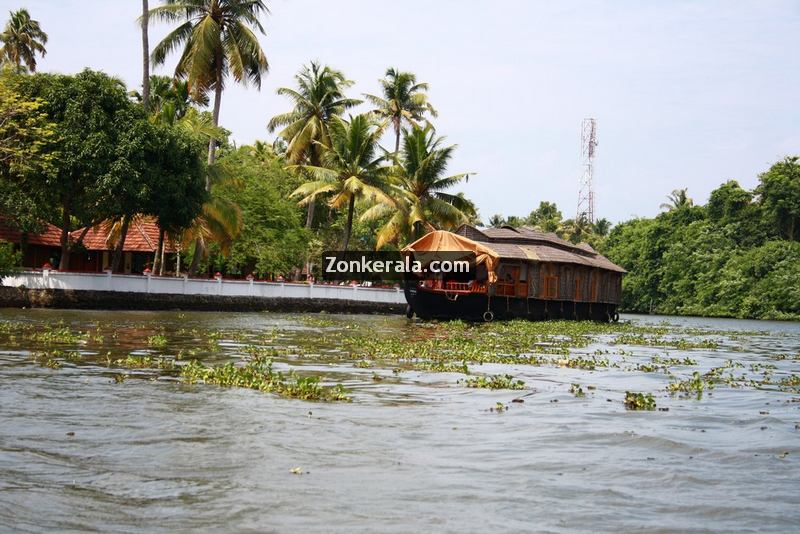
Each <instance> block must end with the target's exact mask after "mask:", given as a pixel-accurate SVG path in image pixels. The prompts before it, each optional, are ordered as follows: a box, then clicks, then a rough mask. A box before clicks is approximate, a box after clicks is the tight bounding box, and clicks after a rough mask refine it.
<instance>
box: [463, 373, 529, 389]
mask: <svg viewBox="0 0 800 534" xmlns="http://www.w3.org/2000/svg"><path fill="white" fill-rule="evenodd" d="M459 383H462V384H464V385H465V386H466V387H468V388H486V389H525V382H523V381H522V380H515V379H514V377H513V375H491V376H474V377H470V378H464V379H461V380H459Z"/></svg>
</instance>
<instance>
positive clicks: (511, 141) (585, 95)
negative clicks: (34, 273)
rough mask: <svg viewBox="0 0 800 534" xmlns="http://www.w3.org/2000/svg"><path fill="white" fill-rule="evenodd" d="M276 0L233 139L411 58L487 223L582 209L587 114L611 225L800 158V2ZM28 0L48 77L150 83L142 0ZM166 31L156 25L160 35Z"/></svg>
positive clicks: (4, 2)
mask: <svg viewBox="0 0 800 534" xmlns="http://www.w3.org/2000/svg"><path fill="white" fill-rule="evenodd" d="M158 3H159V0H150V4H151V7H152V6H154V5H157V4H158ZM266 3H267V5H268V6H269V8H270V15H269V16H267V17H266V18H265V19H264V20H263V24H264V26H265V29H266V35H265V36H261V44H262V47H263V48H264V50H265V52H266V54H267V57H268V59H269V62H270V72H269V74H268V75H267V76H266V77H265V78H264V80H263V83H262V87H261V90H260V91H258V90H256V89H254V88H252V87H250V88H242V87H236V86H234V85H233V84H229V86H228V88H227V89H226V91H225V94H224V96H223V100H222V112H221V124H222V125H223V126H224V127H226V128H227V129H229V130H230V131H231V132H232V137H233V140H234V141H235V142H237V143H238V144H245V143H251V142H253V141H254V140H256V139H261V140H268V141H271V140H272V139H273V138H274V135H273V134H269V133H268V132H267V129H266V124H267V121H268V120H269V118H270V117H272V116H273V115H275V114H277V113H282V112H285V111H288V109H289V107H290V103H289V101H288V100H287V99H285V98H283V97H280V96H277V95H276V94H275V90H276V88H278V87H281V86H292V85H293V76H294V74H295V73H296V72H297V71H298V70H299V69H300V67H301V66H302V65H303V64H305V63H307V62H308V61H310V60H319V61H321V62H323V63H325V64H328V65H330V66H332V67H334V68H337V69H339V70H342V71H344V73H345V74H346V75H347V77H348V78H350V79H352V80H354V81H355V82H356V83H355V85H354V86H353V88H352V89H351V96H353V97H358V96H359V95H361V94H362V93H377V92H379V85H378V79H379V78H380V77H382V76H383V74H384V72H385V71H386V69H387V68H388V67H396V68H398V69H401V70H409V71H412V72H414V73H416V75H417V78H418V80H419V81H424V82H427V83H429V84H430V91H429V96H430V100H431V102H432V103H433V105H434V106H435V107H436V109H437V110H438V112H439V117H438V118H437V119H435V121H434V123H435V125H436V129H437V132H438V133H439V134H441V135H444V136H446V142H447V143H448V144H456V145H458V149H457V150H456V151H455V155H454V157H453V160H452V162H451V165H450V168H449V172H450V173H452V174H455V173H460V172H473V173H476V174H475V175H474V176H472V177H471V178H470V180H469V182H468V183H466V184H464V185H463V186H462V187H459V188H458V190H461V191H464V192H465V193H466V194H467V196H468V197H469V198H471V199H472V200H474V201H475V202H476V204H477V206H478V208H479V210H480V214H481V216H482V217H483V219H484V221H487V220H488V219H489V217H490V216H491V215H493V214H496V213H500V214H503V215H522V216H524V215H527V214H528V213H529V212H530V211H531V210H532V209H534V208H535V207H536V206H538V204H539V202H541V201H543V200H547V201H552V202H556V203H557V204H558V206H559V208H561V210H562V212H563V214H564V216H565V217H573V216H574V215H575V212H576V208H577V200H578V180H579V177H580V175H581V170H582V166H581V164H582V160H581V157H580V126H581V120H582V119H583V118H585V117H594V118H596V119H597V123H598V146H597V155H596V161H595V184H596V199H597V200H596V208H595V213H596V216H597V217H605V218H608V219H610V220H611V221H612V222H619V221H622V220H626V219H629V218H631V217H636V216H639V217H645V216H653V215H655V214H656V213H657V212H658V211H659V204H661V203H662V202H664V201H665V197H666V195H667V194H669V193H670V192H671V191H672V190H673V189H676V188H683V187H687V188H688V189H689V196H690V197H692V198H693V199H694V200H695V202H699V203H704V202H705V201H706V200H707V199H708V195H709V193H710V192H711V191H712V190H713V189H714V188H716V187H717V186H718V185H719V184H721V183H723V182H725V181H727V180H730V179H735V180H738V181H739V183H740V184H742V186H743V187H747V188H752V187H754V186H755V185H756V184H757V182H758V174H759V173H760V172H763V171H765V170H766V169H768V168H769V166H770V165H771V164H772V163H774V162H775V161H777V160H779V159H781V158H783V157H784V156H787V155H796V154H800V105H798V104H800V91H799V90H798V88H800V54H798V51H799V50H800V31H798V30H797V28H798V27H800V2H797V1H795V0H785V1H783V0H754V1H750V2H746V1H733V0H722V1H706V2H690V1H675V2H673V1H659V2H645V1H623V0H616V1H599V0H598V1H593V0H585V1H568V0H567V1H564V0H562V1H559V2H545V1H541V2H540V1H510V0H509V1H500V0H496V1H493V2H489V1H481V2H478V1H464V0H462V1H457V0H436V1H431V0H425V1H418V0H346V1H338V2H332V1H330V0H271V1H270V0H267V2H266ZM19 7H27V8H28V10H29V11H30V13H31V16H32V17H33V18H34V19H37V20H39V21H40V23H41V25H42V28H43V29H44V31H45V32H47V33H48V35H49V42H48V43H47V51H48V53H47V56H46V57H45V58H43V59H42V60H41V61H40V63H39V70H40V71H50V72H61V73H74V72H77V71H80V70H82V69H83V68H84V67H90V68H92V69H97V70H102V71H104V72H107V73H109V74H112V75H115V76H119V77H120V78H122V79H123V80H125V81H126V83H127V84H128V85H129V87H131V88H138V87H139V86H140V84H141V77H142V75H141V35H140V30H139V27H138V26H137V23H136V22H135V20H136V18H137V17H138V16H139V15H140V14H141V13H140V11H141V2H140V1H139V0H0V18H5V17H6V15H5V13H6V12H8V11H10V10H12V9H16V8H19ZM168 29H169V26H166V25H163V24H158V25H153V26H152V27H151V30H150V40H151V47H152V46H154V45H155V43H157V42H158V41H159V40H160V38H161V37H163V36H164V35H165V34H166V32H167V31H168ZM176 61H177V55H175V56H172V57H170V58H168V60H167V63H166V65H165V66H163V67H160V68H158V69H156V70H155V73H159V74H171V72H172V69H173V68H174V65H175V62H176ZM368 109H369V108H368V107H367V105H366V104H365V105H364V106H362V107H361V108H357V109H356V111H368ZM384 146H386V147H391V146H392V142H391V141H390V140H389V139H388V138H387V139H386V140H385V143H384Z"/></svg>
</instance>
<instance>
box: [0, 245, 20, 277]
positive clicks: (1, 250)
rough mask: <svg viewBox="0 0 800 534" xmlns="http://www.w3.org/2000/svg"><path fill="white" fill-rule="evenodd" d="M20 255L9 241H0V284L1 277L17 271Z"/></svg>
mask: <svg viewBox="0 0 800 534" xmlns="http://www.w3.org/2000/svg"><path fill="white" fill-rule="evenodd" d="M20 259H21V255H20V253H19V252H18V251H15V250H14V245H12V244H10V243H0V285H2V284H3V281H2V277H3V276H8V275H10V274H14V273H15V272H17V268H18V267H19V262H20Z"/></svg>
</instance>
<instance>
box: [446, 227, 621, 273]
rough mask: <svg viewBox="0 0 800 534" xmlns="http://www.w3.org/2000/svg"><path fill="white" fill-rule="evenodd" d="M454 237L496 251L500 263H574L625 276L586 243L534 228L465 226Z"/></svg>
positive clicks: (618, 268)
mask: <svg viewBox="0 0 800 534" xmlns="http://www.w3.org/2000/svg"><path fill="white" fill-rule="evenodd" d="M455 233H456V234H458V235H461V236H464V237H467V238H469V239H472V240H473V241H476V242H478V243H481V244H483V245H486V246H488V247H489V248H491V249H492V250H494V251H496V252H497V253H498V254H499V255H500V258H501V259H517V260H528V261H540V262H550V263H573V264H576V265H585V266H587V267H595V268H598V269H605V270H608V271H615V272H619V273H624V272H626V271H625V269H623V268H622V267H620V266H619V265H616V264H615V263H613V262H612V261H611V260H609V259H608V258H606V257H605V256H603V255H601V254H598V253H597V251H595V250H594V249H593V248H592V247H591V246H590V245H589V244H587V243H581V244H580V245H575V244H573V243H570V242H569V241H566V240H564V239H561V238H560V237H558V236H557V235H556V234H553V233H545V232H539V231H537V230H534V229H532V228H527V227H520V228H514V227H512V226H503V227H501V228H477V227H475V226H472V225H469V224H463V225H461V226H460V227H458V229H456V231H455Z"/></svg>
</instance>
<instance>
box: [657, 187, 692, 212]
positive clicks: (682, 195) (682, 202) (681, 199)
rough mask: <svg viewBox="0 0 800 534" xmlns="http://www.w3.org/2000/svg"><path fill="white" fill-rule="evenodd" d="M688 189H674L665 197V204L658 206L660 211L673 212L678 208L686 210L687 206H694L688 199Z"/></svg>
mask: <svg viewBox="0 0 800 534" xmlns="http://www.w3.org/2000/svg"><path fill="white" fill-rule="evenodd" d="M688 193H689V189H688V188H683V189H675V190H673V191H672V193H670V194H669V195H667V202H664V203H663V204H661V206H659V207H660V208H661V209H665V210H667V211H673V210H676V209H679V208H688V207H689V206H693V205H694V201H693V200H692V199H691V198H689V195H688Z"/></svg>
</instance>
